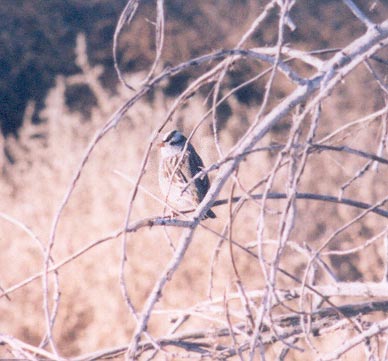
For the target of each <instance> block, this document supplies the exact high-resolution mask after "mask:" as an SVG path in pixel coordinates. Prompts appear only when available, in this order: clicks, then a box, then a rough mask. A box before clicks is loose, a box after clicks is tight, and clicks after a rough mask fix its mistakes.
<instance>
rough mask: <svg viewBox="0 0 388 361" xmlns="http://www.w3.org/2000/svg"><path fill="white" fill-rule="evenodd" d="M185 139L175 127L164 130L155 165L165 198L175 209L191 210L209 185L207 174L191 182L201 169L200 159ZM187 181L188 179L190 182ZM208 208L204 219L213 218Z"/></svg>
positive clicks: (203, 195) (202, 196)
mask: <svg viewBox="0 0 388 361" xmlns="http://www.w3.org/2000/svg"><path fill="white" fill-rule="evenodd" d="M186 142H187V138H186V137H185V136H184V135H183V134H182V133H180V132H178V131H177V130H172V131H170V132H168V133H166V134H165V135H164V137H163V141H162V143H160V144H159V146H160V148H161V157H160V166H159V185H160V188H161V191H162V193H163V194H164V196H165V197H166V200H167V202H168V203H170V204H171V205H175V206H176V207H177V208H178V209H179V210H184V209H187V208H189V209H195V208H197V206H198V204H199V203H200V202H201V201H202V199H203V198H204V197H205V195H206V193H207V191H208V190H209V187H210V182H209V177H208V176H207V174H205V175H204V176H202V177H198V178H196V179H194V180H193V181H191V179H192V178H193V177H194V176H195V175H196V174H197V173H198V172H200V171H201V170H202V168H204V166H203V162H202V159H201V158H200V156H199V155H198V153H197V152H196V151H195V149H194V147H193V146H192V145H191V144H190V143H188V144H187V146H186V150H185V153H184V155H183V157H182V151H183V150H184V148H185V145H186ZM190 181H191V182H190ZM215 217H216V215H215V214H214V212H213V211H212V210H210V209H209V210H208V211H207V213H206V215H205V218H215Z"/></svg>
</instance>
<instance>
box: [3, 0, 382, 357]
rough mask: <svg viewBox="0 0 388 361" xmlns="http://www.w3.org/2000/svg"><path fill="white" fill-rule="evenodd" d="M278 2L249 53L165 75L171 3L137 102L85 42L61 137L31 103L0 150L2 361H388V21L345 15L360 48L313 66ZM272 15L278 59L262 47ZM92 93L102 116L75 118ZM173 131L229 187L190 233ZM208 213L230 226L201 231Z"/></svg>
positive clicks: (212, 224) (259, 21)
mask: <svg viewBox="0 0 388 361" xmlns="http://www.w3.org/2000/svg"><path fill="white" fill-rule="evenodd" d="M136 3H137V2H136V1H129V2H128V4H127V8H126V10H124V12H123V15H122V19H123V18H131V15H132V14H133V15H134V16H135V18H136V14H135V8H136V6H135V5H136ZM265 5H266V6H265V7H263V8H262V9H261V12H258V13H255V14H250V17H249V19H247V23H246V24H245V25H244V27H243V28H241V29H234V31H235V33H234V37H233V38H234V39H235V43H234V46H233V50H230V51H229V50H223V51H215V50H214V51H212V52H210V53H208V54H202V55H201V56H199V57H198V58H196V59H195V61H193V60H189V59H186V60H187V61H186V62H183V63H174V64H169V66H168V67H164V66H163V61H162V60H163V45H164V41H167V40H165V39H164V38H163V34H165V33H164V30H165V27H166V26H168V25H166V24H168V14H164V13H163V11H162V9H163V6H164V4H163V1H161V0H158V1H157V6H158V11H157V15H156V22H155V24H153V25H155V32H156V39H157V41H156V49H158V51H157V52H156V57H155V58H156V59H158V58H159V57H160V59H161V60H160V61H159V62H155V66H154V67H152V65H151V66H150V67H149V69H148V70H151V69H153V70H154V72H153V73H152V72H148V71H144V72H136V73H123V74H120V76H121V77H122V78H123V79H125V81H127V82H128V83H129V85H130V87H132V88H134V89H135V90H134V91H133V90H130V89H129V87H127V86H125V84H123V83H120V84H118V85H117V88H116V89H115V91H114V92H112V91H111V90H108V89H107V88H106V87H105V86H104V85H103V83H102V81H101V74H102V72H103V69H102V68H101V67H100V66H98V65H97V66H92V65H90V62H89V60H88V56H87V53H88V49H87V38H86V37H85V36H84V35H83V34H80V35H79V36H78V37H77V45H76V49H75V51H76V54H77V66H78V67H79V69H80V72H79V74H77V75H74V76H68V77H65V76H58V77H57V79H56V84H55V86H54V87H53V88H52V89H51V90H50V92H49V94H48V95H47V97H46V101H45V107H44V109H43V110H42V111H41V113H40V116H41V118H42V119H43V120H44V121H43V122H42V123H40V124H38V125H37V124H33V122H32V114H33V112H34V107H35V105H34V102H30V103H29V106H28V107H27V109H26V111H25V117H24V126H23V127H22V128H21V129H20V131H19V137H18V139H16V138H14V137H12V136H9V137H7V138H4V139H3V138H1V143H0V145H3V147H4V149H6V151H7V157H6V156H4V157H3V158H1V159H0V162H1V167H2V168H1V169H2V174H1V184H2V187H1V188H0V197H1V201H2V202H1V208H0V212H1V213H0V274H1V275H2V276H1V279H0V286H1V290H2V293H0V297H1V298H0V310H1V315H2V316H1V318H0V329H1V333H0V342H1V345H0V355H1V357H3V358H12V357H13V358H22V359H23V358H25V359H42V358H43V359H73V360H80V361H81V360H90V359H102V358H104V357H108V356H109V357H117V358H118V359H121V358H124V357H126V358H127V359H134V358H140V359H144V360H147V359H151V358H154V359H156V360H164V359H166V360H182V359H186V358H190V359H191V358H192V359H236V360H259V359H263V360H264V359H267V360H277V359H285V360H301V359H306V360H307V359H309V360H310V359H317V360H336V359H341V358H344V359H345V358H348V359H354V360H384V359H386V358H387V357H388V335H387V329H388V319H387V317H386V315H387V312H388V302H387V301H386V300H387V297H388V283H387V282H388V233H387V232H388V228H387V218H388V209H387V207H386V205H385V204H386V202H387V201H388V192H387V179H388V168H387V165H388V159H387V149H386V147H387V134H388V125H387V122H388V106H387V99H388V98H387V94H388V86H387V78H386V74H387V69H388V60H387V59H388V57H387V50H386V47H387V45H388V23H387V20H386V21H385V22H379V23H377V21H376V24H374V23H373V22H372V20H373V19H372V20H369V18H368V16H369V12H367V11H362V10H359V9H358V8H357V7H356V5H355V4H354V3H353V2H352V1H350V0H346V1H345V0H344V1H343V4H342V6H344V7H345V9H347V11H349V13H350V14H352V15H351V16H353V14H355V15H357V17H356V18H355V21H356V22H357V26H356V27H357V29H358V33H357V34H354V36H353V37H352V38H351V39H349V41H348V43H342V45H341V48H334V49H333V47H332V46H330V49H323V50H322V49H319V46H318V45H319V44H317V45H316V47H311V48H309V49H306V48H304V49H302V48H301V47H297V46H295V44H292V43H291V44H289V43H287V42H286V40H285V37H286V34H287V32H289V31H291V30H294V27H296V29H297V28H298V27H302V28H303V26H304V24H303V23H301V22H298V21H297V19H296V18H297V16H296V18H294V17H293V16H292V14H293V13H292V12H290V11H291V8H292V5H293V2H292V1H287V0H284V1H268V2H266V4H265ZM131 6H132V7H131ZM333 6H334V7H335V6H337V5H333ZM381 6H383V5H381ZM140 7H141V4H140ZM274 14H276V15H278V16H274ZM386 14H387V16H388V11H387V13H386ZM166 15H167V17H166ZM271 16H272V20H273V19H276V25H277V30H276V40H275V42H274V43H273V44H271V46H268V47H264V44H259V43H258V42H257V41H256V43H255V46H251V45H252V42H250V41H252V38H253V36H254V34H255V32H257V31H258V30H259V29H260V28H261V27H262V26H263V24H265V21H267V20H268V18H269V17H271ZM248 20H249V22H248ZM380 20H381V19H380ZM148 21H149V20H148ZM123 26H127V25H126V23H125V22H124V21H121V22H119V25H118V27H117V33H116V35H118V34H119V33H120V31H121V30H122V27H123ZM321 26H322V31H323V30H324V28H325V23H324V22H323V23H322V25H321ZM294 31H296V30H294ZM116 39H119V37H117V38H116ZM199 40H200V39H199ZM247 44H249V46H248V45H247ZM311 44H313V41H312V42H311ZM311 46H314V45H311ZM307 50H309V51H310V52H307ZM318 50H321V51H320V52H318ZM314 51H315V52H314ZM117 66H118V68H119V67H120V65H119V64H118V65H117ZM186 69H189V70H193V72H194V73H193V74H194V75H191V77H190V80H189V81H188V84H187V87H185V88H184V89H182V91H181V92H180V93H179V94H177V95H176V96H175V97H167V96H166V95H165V93H164V92H163V89H162V88H163V86H164V85H165V84H166V83H167V82H168V81H170V78H172V77H173V76H174V75H176V74H180V73H181V72H184V71H186ZM245 71H246V73H248V74H249V76H247V77H246V78H244V77H242V79H241V80H240V81H239V83H238V84H235V78H233V79H234V80H233V82H232V81H231V79H232V75H231V74H239V73H240V72H241V73H244V72H245ZM254 77H257V79H254ZM250 80H252V82H254V84H256V85H257V84H259V85H257V86H258V87H259V88H261V89H262V92H263V93H262V96H261V97H260V99H254V100H250V101H249V102H246V103H244V102H241V101H239V100H238V97H237V95H236V91H237V89H236V86H240V85H241V86H243V83H244V82H245V81H250ZM232 83H233V84H232ZM76 85H83V86H87V87H88V88H89V89H90V91H91V93H92V94H93V98H94V99H95V104H94V105H93V106H92V107H90V109H91V110H90V113H88V114H87V115H86V114H85V113H84V112H82V111H81V110H82V109H81V110H80V111H78V112H76V111H74V110H72V109H70V108H69V106H68V105H67V104H66V101H65V100H66V91H67V90H68V89H70V88H71V87H74V86H76ZM223 107H224V108H223ZM225 107H226V108H225ZM225 114H226V115H225ZM172 128H179V129H180V130H181V131H183V132H184V133H185V134H186V135H187V136H189V135H190V134H192V140H191V141H192V143H193V144H194V145H195V146H196V148H197V149H198V151H199V153H200V154H201V157H202V159H203V160H204V163H205V165H206V166H208V168H206V169H205V170H204V171H207V172H208V173H209V176H210V178H211V180H212V187H211V189H210V191H209V193H208V196H207V197H206V198H205V199H204V201H203V202H202V203H201V205H200V207H199V208H198V209H197V210H195V212H194V213H190V214H181V215H180V216H179V217H178V218H176V219H170V218H169V217H167V216H166V215H167V214H168V213H169V212H168V206H166V205H165V204H164V200H163V197H162V196H161V195H160V192H159V189H158V182H157V167H158V154H157V151H158V150H157V147H156V143H157V140H158V137H159V136H160V134H161V133H163V132H165V131H168V130H171V129H172ZM10 159H12V160H13V164H11V163H10V161H9V160H10ZM210 207H212V209H213V210H214V211H215V213H216V214H217V219H215V220H205V221H201V222H199V219H200V218H201V217H200V216H201V215H203V214H204V213H206V211H207V209H209V208H210Z"/></svg>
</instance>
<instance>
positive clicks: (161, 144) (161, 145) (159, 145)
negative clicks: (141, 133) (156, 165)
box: [157, 142, 165, 148]
mask: <svg viewBox="0 0 388 361" xmlns="http://www.w3.org/2000/svg"><path fill="white" fill-rule="evenodd" d="M157 146H158V147H159V148H163V147H164V146H165V144H164V143H163V142H161V143H158V144H157Z"/></svg>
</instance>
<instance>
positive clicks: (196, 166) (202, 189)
mask: <svg viewBox="0 0 388 361" xmlns="http://www.w3.org/2000/svg"><path fill="white" fill-rule="evenodd" d="M187 152H189V153H190V154H189V167H190V174H191V176H190V178H193V177H194V176H195V175H196V174H197V173H198V172H200V171H201V170H202V169H203V168H204V165H203V162H202V159H201V158H200V156H199V155H198V153H197V152H196V151H195V149H194V147H193V146H191V144H190V146H189V147H188V149H187ZM194 184H195V187H196V189H197V191H198V199H199V202H200V201H202V199H203V198H204V197H205V194H206V193H207V191H208V190H209V187H210V182H209V177H208V176H207V174H205V175H204V176H202V177H199V178H197V179H196V180H195V181H194Z"/></svg>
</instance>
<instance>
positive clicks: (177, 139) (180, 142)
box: [159, 130, 187, 157]
mask: <svg viewBox="0 0 388 361" xmlns="http://www.w3.org/2000/svg"><path fill="white" fill-rule="evenodd" d="M186 141H187V139H186V137H185V136H184V135H183V134H182V133H181V132H179V131H177V130H172V131H170V132H168V133H166V134H165V135H164V136H163V140H162V142H161V143H160V144H159V146H160V149H161V153H162V157H172V156H174V155H176V154H178V153H180V152H181V151H182V150H183V148H184V147H185V144H186Z"/></svg>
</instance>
